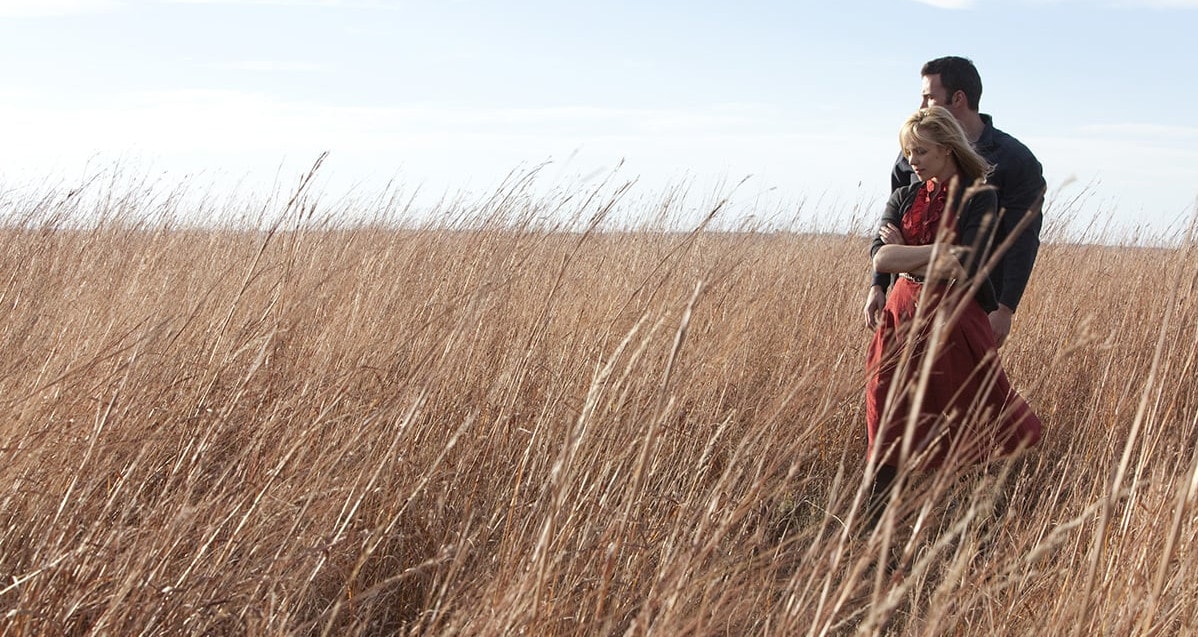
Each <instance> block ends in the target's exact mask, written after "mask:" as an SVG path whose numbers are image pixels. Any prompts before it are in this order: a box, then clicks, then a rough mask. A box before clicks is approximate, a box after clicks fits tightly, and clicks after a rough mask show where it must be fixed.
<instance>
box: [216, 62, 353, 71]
mask: <svg viewBox="0 0 1198 637" xmlns="http://www.w3.org/2000/svg"><path fill="white" fill-rule="evenodd" d="M212 67H213V68H218V69H225V70H230V71H251V72H256V73H296V72H302V73H307V72H314V71H327V70H329V69H331V68H332V66H330V65H329V64H325V63H322V62H288V61H282V60H239V61H236V62H226V63H222V64H213V65H212Z"/></svg>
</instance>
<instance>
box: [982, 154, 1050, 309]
mask: <svg viewBox="0 0 1198 637" xmlns="http://www.w3.org/2000/svg"><path fill="white" fill-rule="evenodd" d="M1025 152H1026V151H1025ZM1004 172H1006V174H1005V175H1004V179H1003V183H1002V184H1001V185H1000V186H999V200H998V205H999V209H1000V211H1001V212H1000V217H999V222H998V224H999V230H998V233H997V235H998V236H999V237H1003V238H1006V237H1009V236H1010V235H1011V234H1012V233H1013V232H1014V231H1015V228H1016V227H1017V226H1018V225H1019V224H1020V223H1021V222H1022V221H1023V219H1024V217H1025V216H1027V215H1032V218H1031V219H1029V220H1028V223H1027V225H1026V227H1025V228H1024V229H1023V232H1021V233H1019V236H1018V237H1016V238H1015V240H1014V242H1013V243H1012V244H1011V247H1010V249H1009V250H1008V251H1007V253H1006V254H1005V255H1004V256H1003V257H1002V259H1003V268H1002V282H1001V287H1000V292H999V297H998V302H999V303H1000V304H1001V305H1005V306H1006V307H1007V308H1008V309H1009V310H1010V311H1011V312H1014V311H1015V310H1016V309H1017V308H1018V307H1019V301H1020V300H1021V299H1022V298H1023V292H1024V290H1025V289H1026V288H1027V282H1028V279H1029V278H1030V277H1031V274H1032V267H1033V266H1034V265H1035V264H1036V255H1037V254H1038V253H1039V251H1040V228H1041V226H1042V225H1043V218H1042V216H1041V207H1042V206H1043V204H1044V190H1045V184H1044V176H1043V172H1042V169H1041V167H1040V162H1039V161H1036V158H1035V157H1033V156H1032V155H1031V153H1030V152H1027V155H1026V157H1024V158H1021V161H1018V162H1012V165H1011V166H1010V168H1009V169H1008V170H1007V171H1004ZM994 247H996V248H997V247H998V246H994Z"/></svg>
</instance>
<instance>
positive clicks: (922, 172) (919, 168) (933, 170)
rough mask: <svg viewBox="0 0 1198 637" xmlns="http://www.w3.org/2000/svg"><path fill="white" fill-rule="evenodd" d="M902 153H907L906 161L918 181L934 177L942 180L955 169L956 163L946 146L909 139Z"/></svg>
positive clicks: (949, 175)
mask: <svg viewBox="0 0 1198 637" xmlns="http://www.w3.org/2000/svg"><path fill="white" fill-rule="evenodd" d="M903 153H905V154H906V155H907V161H908V162H909V163H910V164H911V168H913V169H914V170H915V176H916V177H919V180H920V181H929V180H932V179H935V180H936V181H941V182H942V181H945V180H946V179H948V178H949V177H951V176H953V174H955V173H956V171H957V165H956V164H955V163H954V162H953V157H952V153H950V152H949V150H948V146H941V145H940V144H935V143H932V142H923V141H920V140H918V139H910V140H908V143H907V146H906V148H904V149H903Z"/></svg>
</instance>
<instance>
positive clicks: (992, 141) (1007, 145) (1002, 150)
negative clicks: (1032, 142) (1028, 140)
mask: <svg viewBox="0 0 1198 637" xmlns="http://www.w3.org/2000/svg"><path fill="white" fill-rule="evenodd" d="M983 120H984V121H985V122H986V128H985V130H984V131H983V132H982V136H981V138H979V139H978V146H979V148H978V151H979V152H981V153H982V154H983V155H985V156H986V159H989V160H991V161H995V163H999V164H1000V165H1001V164H1002V162H997V161H996V160H997V159H998V158H1000V157H1001V158H1002V159H1005V160H1007V161H1012V160H1015V161H1036V156H1035V154H1033V153H1032V151H1031V149H1030V148H1028V147H1027V145H1025V144H1024V143H1023V142H1021V141H1019V140H1018V139H1016V138H1015V136H1014V135H1011V134H1010V133H1007V132H1005V131H1003V130H1001V129H999V128H997V127H995V126H994V120H993V119H992V118H991V117H990V116H989V115H986V116H984V118H983Z"/></svg>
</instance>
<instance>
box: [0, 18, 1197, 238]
mask: <svg viewBox="0 0 1198 637" xmlns="http://www.w3.org/2000/svg"><path fill="white" fill-rule="evenodd" d="M1196 31H1198V0H1172V1H1168V0H1157V1H1152V0H1138V1H1137V0H1121V1H1120V0H1115V1H1104V0H972V1H971V0H937V1H935V2H933V1H930V0H929V1H926V2H918V1H915V0H874V1H863V2H851V1H844V2H781V1H764V0H757V1H753V0H745V1H742V2H737V3H731V2H708V1H703V0H700V1H688V2H682V1H675V0H655V1H647V0H642V1H639V2H622V1H617V2H607V3H578V2H566V1H564V0H557V1H548V0H507V1H484V0H440V1H436V2H434V1H431V0H410V1H405V0H397V1H393V2H389V1H383V0H378V1H366V0H358V1H354V0H344V1H337V0H325V1H318V0H307V1H304V0H273V1H272V0H257V1H252V0H176V1H170V0H141V1H137V0H127V1H121V0H28V1H13V0H0V52H2V53H0V55H2V56H3V62H4V69H5V73H4V78H5V79H4V83H3V84H2V85H0V98H2V99H0V142H2V144H0V176H2V177H3V178H4V179H5V181H7V182H8V183H9V184H13V183H24V182H26V181H28V180H38V179H43V178H53V177H55V176H63V178H65V179H68V180H69V179H77V178H79V177H81V176H82V175H84V174H85V173H86V172H87V171H88V170H92V171H94V170H95V167H96V166H97V165H104V164H105V163H111V162H113V161H120V162H123V163H124V164H126V165H129V166H131V167H133V168H136V169H142V167H145V169H147V170H152V171H158V172H164V171H165V172H166V173H167V175H180V176H181V175H186V174H189V173H197V172H198V173H200V174H201V175H203V176H204V178H205V179H213V180H218V181H219V180H237V179H240V178H243V177H248V181H246V182H245V183H250V184H253V183H259V182H260V183H262V184H269V183H270V182H271V180H273V178H274V177H275V175H276V173H277V172H278V171H279V169H280V167H282V170H283V173H284V174H285V175H292V174H293V173H298V171H299V170H301V168H302V167H303V166H304V165H306V164H309V163H310V162H311V161H312V160H313V159H314V158H315V156H316V154H317V153H319V152H320V151H322V150H329V151H331V156H330V158H329V161H328V163H327V165H326V168H325V178H326V180H327V184H328V188H329V191H330V192H336V191H337V188H348V187H349V185H350V184H356V185H357V186H358V187H359V188H360V189H363V190H369V189H370V188H375V187H378V188H381V187H382V184H383V183H385V181H386V180H388V179H390V178H397V179H398V180H400V181H401V182H404V183H407V184H409V185H410V186H412V187H414V186H416V185H421V184H422V185H423V186H424V188H425V191H426V192H438V191H444V190H445V189H447V188H448V189H456V188H465V189H468V190H471V191H478V192H485V191H487V190H488V189H490V188H492V187H494V185H495V184H496V183H497V182H498V180H499V179H500V178H501V177H502V176H503V175H504V174H506V173H508V172H509V171H511V170H512V169H515V168H518V167H520V166H531V165H536V164H539V163H541V162H542V161H545V160H552V161H553V163H552V164H550V165H549V167H548V168H547V169H546V177H545V178H546V179H558V180H565V181H566V182H569V180H571V179H573V178H574V177H575V176H579V178H580V179H581V178H586V177H588V176H590V177H593V176H594V175H596V174H605V173H606V172H607V171H610V170H611V169H612V168H613V167H614V166H616V164H617V163H618V162H619V161H620V160H621V159H623V160H624V165H623V166H622V167H621V169H620V173H619V174H620V175H622V176H625V177H629V178H631V177H639V178H640V180H641V183H640V185H638V188H640V189H642V190H643V191H646V192H651V191H652V190H653V189H654V188H662V187H665V186H666V185H668V184H670V183H673V182H676V181H677V180H680V179H685V180H688V181H689V183H691V184H692V188H695V189H700V190H710V189H713V188H716V187H717V184H719V183H731V182H738V181H740V180H741V179H742V178H744V177H746V176H749V175H752V177H751V178H750V179H749V181H748V182H747V183H746V185H744V186H742V187H741V188H740V190H738V193H741V195H742V200H746V199H749V198H751V197H752V196H755V195H756V194H760V193H768V194H769V196H770V197H774V198H776V199H778V200H781V201H783V202H786V201H799V200H802V199H804V198H806V199H807V200H808V208H809V212H818V213H819V214H829V215H836V214H841V213H844V212H846V209H847V208H849V207H851V204H852V203H853V202H865V203H867V204H873V205H874V206H875V207H876V206H880V205H881V202H882V201H883V199H884V197H885V195H886V194H887V192H886V191H887V184H888V182H887V174H888V170H889V166H890V163H891V161H892V160H893V158H894V156H895V154H896V152H897V141H896V132H897V130H898V127H899V124H900V123H901V122H902V120H903V119H905V117H906V116H907V115H909V114H910V113H911V111H912V110H914V108H915V107H917V106H918V99H919V89H920V86H919V67H920V66H921V64H922V63H923V62H924V61H926V60H927V59H929V58H932V57H937V56H940V55H947V54H953V55H964V56H967V57H970V58H972V59H973V60H974V61H975V62H976V63H977V65H978V67H979V69H980V70H981V73H982V79H983V83H984V85H985V91H984V95H983V98H982V111H983V112H987V113H991V114H993V115H994V117H995V123H996V125H997V126H998V127H999V128H1001V129H1004V130H1006V131H1007V132H1009V133H1011V134H1013V135H1015V136H1016V137H1019V138H1020V139H1021V140H1023V141H1024V142H1025V143H1026V144H1027V145H1028V146H1029V147H1030V148H1031V149H1032V150H1033V152H1035V153H1036V154H1037V156H1038V157H1039V158H1040V159H1041V161H1042V162H1043V164H1044V165H1045V175H1046V178H1047V180H1048V183H1049V188H1050V197H1051V196H1053V195H1055V196H1057V197H1061V198H1063V197H1067V196H1072V195H1075V194H1078V193H1080V192H1082V190H1083V188H1085V189H1088V190H1086V192H1085V195H1086V196H1085V202H1086V203H1085V204H1084V209H1083V210H1082V211H1081V214H1084V215H1098V216H1102V217H1105V216H1110V217H1112V218H1113V220H1114V221H1115V222H1116V223H1117V224H1121V225H1137V224H1144V225H1146V226H1147V227H1152V228H1167V227H1170V226H1178V225H1180V224H1181V223H1182V222H1183V221H1184V220H1185V219H1186V218H1187V217H1188V215H1190V214H1192V212H1193V210H1194V206H1195V199H1196V197H1198V122H1196V121H1194V114H1195V112H1198V111H1196V109H1195V107H1194V104H1195V102H1196V100H1195V98H1196V97H1198V95H1196V92H1198V81H1195V80H1198V72H1195V70H1194V68H1195V67H1194V65H1195V64H1196V63H1198V38H1196V37H1195V36H1196ZM88 162H91V163H90V167H88V166H89V164H88ZM1071 179H1076V181H1075V182H1073V183H1072V184H1071V185H1070V183H1069V182H1070V180H1071ZM230 183H231V181H230ZM816 201H818V202H819V203H818V206H813V202H816ZM813 207H815V208H818V207H824V208H826V212H825V211H824V210H810V209H812V208H813ZM1100 223H1101V220H1100Z"/></svg>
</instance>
